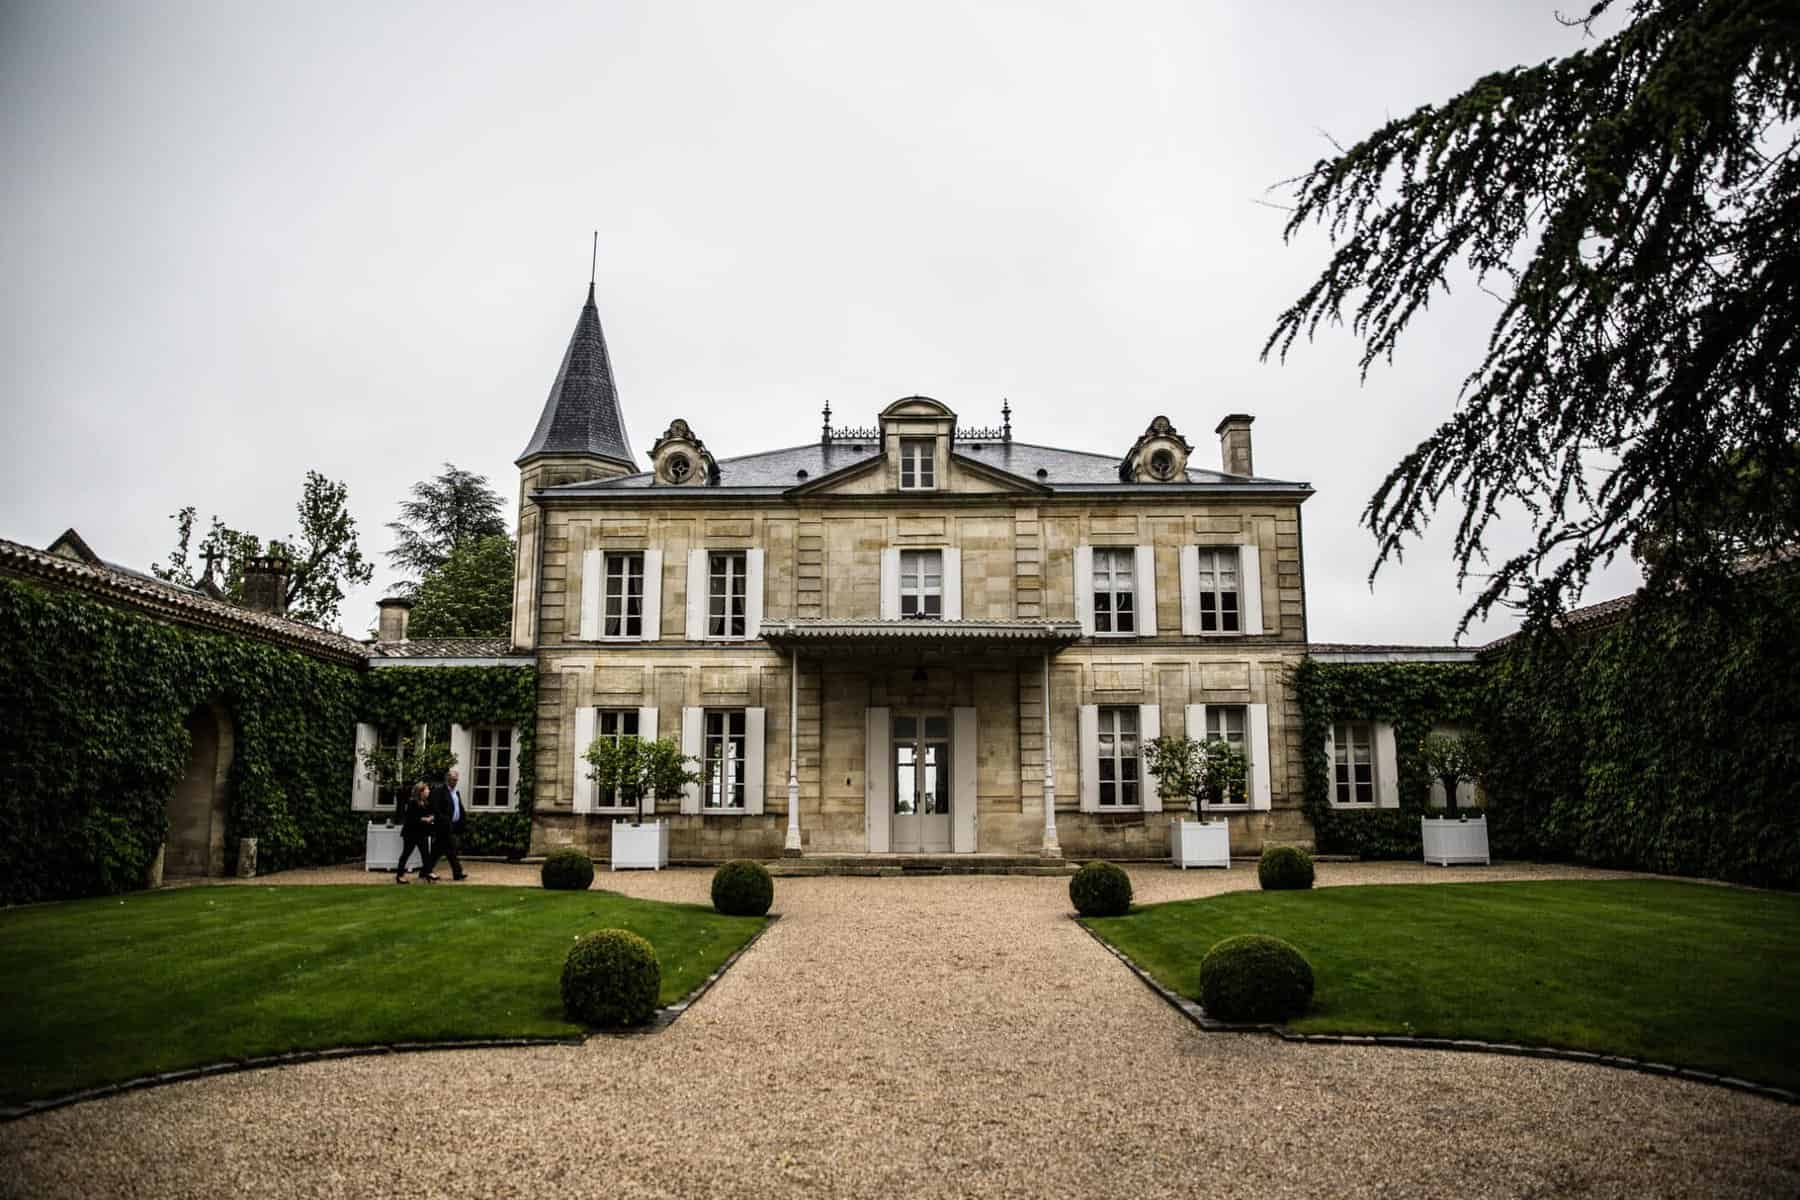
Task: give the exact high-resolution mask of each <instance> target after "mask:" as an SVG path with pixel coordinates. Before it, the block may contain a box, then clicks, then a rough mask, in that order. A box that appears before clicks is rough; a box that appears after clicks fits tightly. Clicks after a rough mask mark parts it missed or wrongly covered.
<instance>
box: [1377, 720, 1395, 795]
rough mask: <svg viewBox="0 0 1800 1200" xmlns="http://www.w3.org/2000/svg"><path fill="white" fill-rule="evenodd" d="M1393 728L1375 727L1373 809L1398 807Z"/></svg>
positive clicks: (1386, 726)
mask: <svg viewBox="0 0 1800 1200" xmlns="http://www.w3.org/2000/svg"><path fill="white" fill-rule="evenodd" d="M1398 765H1399V764H1398V763H1397V762H1396V761H1395V759H1394V727H1393V726H1392V725H1376V726H1375V807H1376V808H1399V807H1400V774H1399V772H1398V771H1397V770H1396V769H1395V768H1396V767H1397V766H1398Z"/></svg>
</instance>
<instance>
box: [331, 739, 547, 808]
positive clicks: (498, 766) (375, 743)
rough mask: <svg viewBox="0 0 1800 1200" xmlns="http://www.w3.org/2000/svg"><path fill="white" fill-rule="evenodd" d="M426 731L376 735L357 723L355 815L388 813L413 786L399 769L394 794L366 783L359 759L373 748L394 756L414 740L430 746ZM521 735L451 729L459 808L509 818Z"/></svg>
mask: <svg viewBox="0 0 1800 1200" xmlns="http://www.w3.org/2000/svg"><path fill="white" fill-rule="evenodd" d="M430 732H431V731H430V730H429V729H428V728H426V727H425V726H423V725H421V726H419V727H418V729H417V730H411V729H406V730H401V729H390V730H387V731H382V730H378V729H377V728H376V727H375V726H373V725H370V724H367V723H362V722H359V723H358V724H357V726H356V765H355V768H354V771H353V774H352V776H351V781H350V807H351V808H352V809H355V810H357V811H367V812H379V811H383V810H392V809H394V807H395V806H396V803H397V801H398V797H399V796H400V795H402V794H404V792H405V789H407V788H410V787H411V786H412V785H413V784H414V783H415V782H416V780H413V779H412V778H410V777H409V776H408V774H407V773H406V767H405V765H404V763H402V767H401V779H402V780H403V781H404V782H403V783H402V784H401V786H400V787H399V788H397V789H393V790H389V789H383V788H381V787H379V786H378V785H377V784H376V782H375V780H373V779H371V778H370V777H369V773H368V767H367V764H366V763H365V762H364V761H363V756H364V755H365V754H366V753H368V752H369V751H371V750H374V749H376V748H377V747H380V748H383V749H386V750H388V751H389V752H390V753H398V752H400V751H401V750H403V749H404V743H405V742H406V741H408V740H412V739H415V738H416V740H413V745H414V746H423V745H425V744H426V743H427V742H428V741H429V740H430ZM519 751H520V746H519V731H518V729H517V728H516V727H515V726H512V725H452V726H450V753H451V754H452V755H454V756H455V758H456V771H457V774H458V775H459V776H460V780H459V787H460V789H461V792H462V796H463V802H464V803H465V804H467V805H468V806H469V808H470V810H471V811H473V810H477V809H480V810H485V811H487V812H510V811H512V810H513V809H516V808H517V807H518V804H519Z"/></svg>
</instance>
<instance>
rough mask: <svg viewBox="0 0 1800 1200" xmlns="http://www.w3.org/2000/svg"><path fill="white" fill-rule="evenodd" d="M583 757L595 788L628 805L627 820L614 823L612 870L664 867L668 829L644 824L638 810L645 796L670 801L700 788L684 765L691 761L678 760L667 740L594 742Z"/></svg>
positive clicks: (688, 758) (679, 755)
mask: <svg viewBox="0 0 1800 1200" xmlns="http://www.w3.org/2000/svg"><path fill="white" fill-rule="evenodd" d="M583 757H584V758H586V759H587V761H588V768H589V769H588V774H589V775H590V776H591V777H592V778H593V780H594V785H595V786H596V787H601V788H606V789H609V790H616V791H617V794H618V796H619V798H620V799H621V800H622V801H624V802H625V803H628V804H630V805H631V819H630V820H616V819H615V820H614V821H613V827H612V867H613V870H615V871H618V870H622V869H625V868H630V867H649V868H650V869H651V870H658V869H660V868H662V867H666V866H668V865H669V823H668V822H667V821H660V820H654V819H653V820H650V821H645V820H644V819H643V815H642V813H641V812H640V811H639V809H640V808H641V807H642V804H641V802H642V800H643V798H644V797H646V796H649V797H653V798H655V799H657V800H672V799H674V798H675V797H677V796H680V795H681V790H682V789H683V788H685V787H687V786H688V785H689V784H691V783H697V782H699V779H700V773H699V772H698V771H695V770H693V769H692V768H691V767H690V766H689V765H688V764H689V763H692V762H693V761H694V758H693V756H692V755H688V754H683V753H682V752H681V747H680V746H678V745H676V744H675V741H674V739H672V738H658V739H656V740H655V741H649V740H646V739H644V738H637V737H622V738H617V739H614V738H595V739H594V741H593V743H592V744H591V745H589V746H588V748H587V753H586V754H584V755H583Z"/></svg>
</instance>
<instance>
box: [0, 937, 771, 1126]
mask: <svg viewBox="0 0 1800 1200" xmlns="http://www.w3.org/2000/svg"><path fill="white" fill-rule="evenodd" d="M780 919H781V914H780V913H775V914H773V915H771V916H770V917H769V920H768V923H767V924H766V925H764V926H763V927H762V928H761V929H759V930H757V931H756V932H755V933H754V934H753V935H751V938H750V940H749V941H747V942H745V943H744V944H743V945H742V946H739V947H738V948H737V949H736V950H734V951H732V953H731V956H730V957H729V958H727V959H726V960H725V961H724V962H722V963H720V964H719V967H718V969H717V970H715V971H714V972H713V973H712V974H711V975H708V976H707V977H706V978H705V979H702V980H701V981H700V982H699V983H698V984H696V985H695V987H694V990H693V991H691V992H689V993H688V994H687V995H685V996H683V997H682V998H681V999H679V1000H677V1001H675V1002H674V1003H672V1004H668V1005H665V1006H664V1007H662V1008H659V1009H657V1010H656V1015H655V1016H654V1017H652V1018H651V1019H650V1021H649V1022H648V1023H646V1024H644V1025H639V1026H635V1027H632V1028H627V1029H594V1030H589V1031H588V1032H587V1033H583V1034H578V1035H574V1036H570V1037H507V1038H475V1039H470V1040H448V1041H441V1042H377V1043H375V1044H374V1045H369V1046H330V1047H327V1048H326V1049H323V1050H288V1051H284V1052H282V1053H280V1054H262V1055H258V1056H257V1057H255V1058H234V1059H228V1060H226V1061H224V1062H215V1063H206V1064H204V1065H202V1066H198V1067H183V1068H182V1069H180V1070H178V1071H160V1072H158V1073H157V1074H155V1075H140V1076H138V1077H137V1078H136V1079H127V1080H124V1081H123V1082H120V1083H108V1084H103V1085H101V1086H100V1087H93V1088H84V1089H82V1090H81V1091H79V1092H69V1093H68V1094H66V1095H62V1096H51V1097H49V1098H48V1099H44V1100H27V1101H26V1102H25V1103H23V1104H19V1105H13V1106H9V1107H5V1108H0V1125H4V1124H8V1123H10V1122H12V1121H18V1120H22V1119H24V1118H25V1117H35V1116H37V1115H38V1114H39V1113H46V1112H52V1111H54V1110H56V1109H59V1108H67V1107H69V1106H70V1105H72V1104H84V1103H86V1102H87V1101H89V1100H105V1099H107V1098H108V1097H111V1096H120V1095H124V1094H125V1093H126V1092H141V1091H143V1090H145V1089H147V1088H153V1087H162V1086H163V1085H165V1084H171V1083H187V1082H188V1081H190V1080H194V1079H205V1078H208V1077H210V1076H213V1075H236V1074H240V1073H242V1072H245V1071H262V1070H266V1069H268V1068H270V1067H292V1066H298V1065H300V1064H302V1063H311V1062H323V1061H327V1060H330V1059H337V1058H370V1057H373V1056H375V1055H378V1054H423V1053H428V1052H430V1051H434V1050H511V1049H517V1048H521V1047H526V1046H582V1045H586V1044H587V1042H588V1041H589V1040H590V1039H592V1038H597V1037H611V1038H630V1037H648V1036H650V1035H652V1034H657V1033H661V1032H662V1031H663V1030H665V1029H667V1028H668V1027H669V1026H671V1025H673V1024H674V1023H675V1022H676V1021H677V1020H678V1019H679V1018H680V1017H681V1015H682V1014H683V1013H685V1012H687V1010H688V1009H690V1008H692V1007H693V1006H694V1004H695V1003H696V1002H697V1001H699V999H700V997H702V996H704V995H705V994H706V993H707V992H708V991H709V990H711V988H712V986H713V984H715V983H717V982H718V981H719V978H720V977H721V976H723V975H724V974H725V972H726V971H728V970H730V969H731V967H732V965H733V964H735V963H736V962H737V960H738V959H740V958H742V957H743V956H744V955H745V954H747V953H748V952H749V950H750V947H752V946H754V945H756V943H757V942H759V941H761V940H762V936H763V934H765V933H767V932H769V930H770V929H772V928H774V926H775V922H777V921H779V920H780Z"/></svg>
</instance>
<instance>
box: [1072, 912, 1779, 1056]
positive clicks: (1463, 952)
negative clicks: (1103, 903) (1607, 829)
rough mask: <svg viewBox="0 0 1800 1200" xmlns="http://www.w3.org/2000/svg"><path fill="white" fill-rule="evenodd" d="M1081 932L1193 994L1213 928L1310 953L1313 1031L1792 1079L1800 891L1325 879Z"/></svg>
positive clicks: (1299, 1025) (1219, 934)
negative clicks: (1457, 1040)
mask: <svg viewBox="0 0 1800 1200" xmlns="http://www.w3.org/2000/svg"><path fill="white" fill-rule="evenodd" d="M1087 925H1088V926H1089V928H1091V929H1093V930H1094V932H1096V933H1098V934H1100V936H1102V937H1104V938H1105V939H1106V940H1107V941H1109V942H1111V943H1112V944H1113V945H1115V946H1117V947H1118V948H1119V949H1120V950H1122V951H1124V952H1125V953H1126V954H1128V955H1130V956H1131V958H1132V959H1133V960H1134V961H1136V962H1137V963H1138V964H1139V965H1140V966H1142V967H1144V969H1145V970H1147V971H1149V972H1150V973H1151V974H1152V975H1154V976H1155V977H1156V978H1157V979H1158V980H1159V981H1160V982H1161V983H1162V984H1163V985H1164V986H1165V987H1168V988H1170V989H1172V990H1174V991H1177V992H1180V993H1181V994H1182V995H1184V996H1190V997H1194V998H1195V999H1198V998H1199V993H1200V959H1201V957H1202V956H1203V955H1205V953H1206V951H1207V950H1208V949H1209V948H1211V946H1212V945H1213V943H1215V942H1217V941H1218V940H1219V939H1220V938H1224V937H1229V936H1231V935H1233V934H1238V933H1267V934H1273V935H1274V936H1276V937H1279V938H1284V939H1286V940H1287V941H1289V942H1292V943H1293V944H1294V945H1296V946H1298V947H1299V948H1300V950H1301V951H1302V952H1303V953H1304V954H1305V955H1306V957H1307V958H1308V959H1309V960H1310V961H1311V962H1312V965H1313V974H1314V978H1315V982H1316V990H1315V992H1314V995H1313V1007H1312V1011H1311V1012H1310V1013H1308V1014H1307V1015H1306V1016H1305V1017H1303V1018H1301V1019H1299V1020H1297V1021H1293V1022H1291V1023H1290V1025H1289V1027H1290V1028H1292V1029H1295V1030H1299V1031H1303V1032H1317V1033H1327V1032H1329V1033H1405V1034H1417V1035H1420V1036H1425V1037H1469V1038H1480V1039H1483V1040H1487V1041H1505V1042H1520V1043H1525V1044H1530V1045H1542V1046H1560V1047H1563V1048H1567V1049H1577V1050H1593V1051H1598V1052H1601V1053H1606V1054H1625V1055H1630V1056H1632V1057H1635V1058H1645V1059H1650V1060H1652V1061H1655V1062H1665V1063H1674V1064H1679V1065H1682V1066H1690V1067H1696V1068H1699V1069H1701V1070H1710V1071H1716V1072H1722V1073H1724V1074H1728V1075H1736V1076H1739V1077H1741V1078H1745V1079H1751V1080H1756V1081H1758V1082H1763V1083H1773V1084H1777V1085H1779V1086H1783V1087H1788V1088H1793V1087H1796V1086H1800V1003H1797V1001H1800V983H1797V980H1796V975H1795V970H1796V967H1797V965H1800V896H1795V895H1790V894H1785V893H1769V892H1749V891H1740V890H1736V889H1733V888H1723V887H1709V886H1706V885H1704V884H1692V883H1675V882H1669V881H1664V880H1604V881H1581V882H1577V881H1565V882H1539V883H1466V884H1434V885H1419V886H1411V887H1334V888H1320V889H1318V890H1316V891H1310V892H1234V893H1230V894H1227V895H1223V896H1214V897H1210V898H1208V899H1204V900H1183V901H1178V902H1176V903H1172V904H1157V905H1151V906H1149V907H1146V908H1141V909H1138V910H1136V911H1134V912H1133V913H1132V914H1131V915H1129V916H1124V917H1113V918H1108V919H1104V920H1090V921H1088V922H1087Z"/></svg>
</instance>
